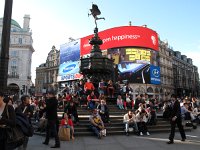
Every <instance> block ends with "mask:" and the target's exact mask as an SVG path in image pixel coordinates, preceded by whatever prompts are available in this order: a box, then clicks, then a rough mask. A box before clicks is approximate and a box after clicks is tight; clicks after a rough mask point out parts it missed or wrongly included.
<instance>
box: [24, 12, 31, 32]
mask: <svg viewBox="0 0 200 150" xmlns="http://www.w3.org/2000/svg"><path fill="white" fill-rule="evenodd" d="M29 23H30V15H24V25H23V29H24V30H25V31H29V30H30V28H29Z"/></svg>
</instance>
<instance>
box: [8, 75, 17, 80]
mask: <svg viewBox="0 0 200 150" xmlns="http://www.w3.org/2000/svg"><path fill="white" fill-rule="evenodd" d="M8 78H17V79H19V75H8Z"/></svg>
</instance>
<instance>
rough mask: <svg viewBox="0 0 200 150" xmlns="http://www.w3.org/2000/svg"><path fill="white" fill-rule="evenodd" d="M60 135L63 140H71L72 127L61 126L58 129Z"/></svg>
mask: <svg viewBox="0 0 200 150" xmlns="http://www.w3.org/2000/svg"><path fill="white" fill-rule="evenodd" d="M58 137H59V139H60V140H61V141H69V140H70V128H66V127H60V128H59V131H58Z"/></svg>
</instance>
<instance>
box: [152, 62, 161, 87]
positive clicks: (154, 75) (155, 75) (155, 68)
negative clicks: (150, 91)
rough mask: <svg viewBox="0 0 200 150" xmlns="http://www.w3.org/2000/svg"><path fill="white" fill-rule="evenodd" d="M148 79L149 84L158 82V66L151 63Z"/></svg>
mask: <svg viewBox="0 0 200 150" xmlns="http://www.w3.org/2000/svg"><path fill="white" fill-rule="evenodd" d="M150 80H151V84H160V67H158V66H153V65H151V67H150Z"/></svg>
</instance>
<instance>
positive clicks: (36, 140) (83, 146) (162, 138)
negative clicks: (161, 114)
mask: <svg viewBox="0 0 200 150" xmlns="http://www.w3.org/2000/svg"><path fill="white" fill-rule="evenodd" d="M168 136H169V134H168V133H154V134H151V135H150V136H146V135H145V136H135V135H130V136H125V135H124V136H123V135H113V136H107V137H104V138H102V139H101V140H99V139H97V138H96V137H95V136H87V137H85V136H84V137H76V139H75V140H74V141H65V142H64V141H62V142H61V148H60V149H61V150H66V149H69V150H133V149H137V150H168V149H170V150H197V149H199V148H200V127H198V129H196V130H192V131H191V132H186V136H187V140H186V141H185V142H181V141H180V139H181V137H180V134H179V133H178V132H176V136H175V144H172V145H168V144H166V142H167V141H168ZM43 141H44V137H42V136H36V135H35V136H33V137H32V138H30V141H29V144H28V150H35V149H37V150H46V149H50V146H52V145H53V144H54V140H53V139H52V140H51V141H50V143H49V145H48V146H46V145H43V144H42V142H43Z"/></svg>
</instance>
